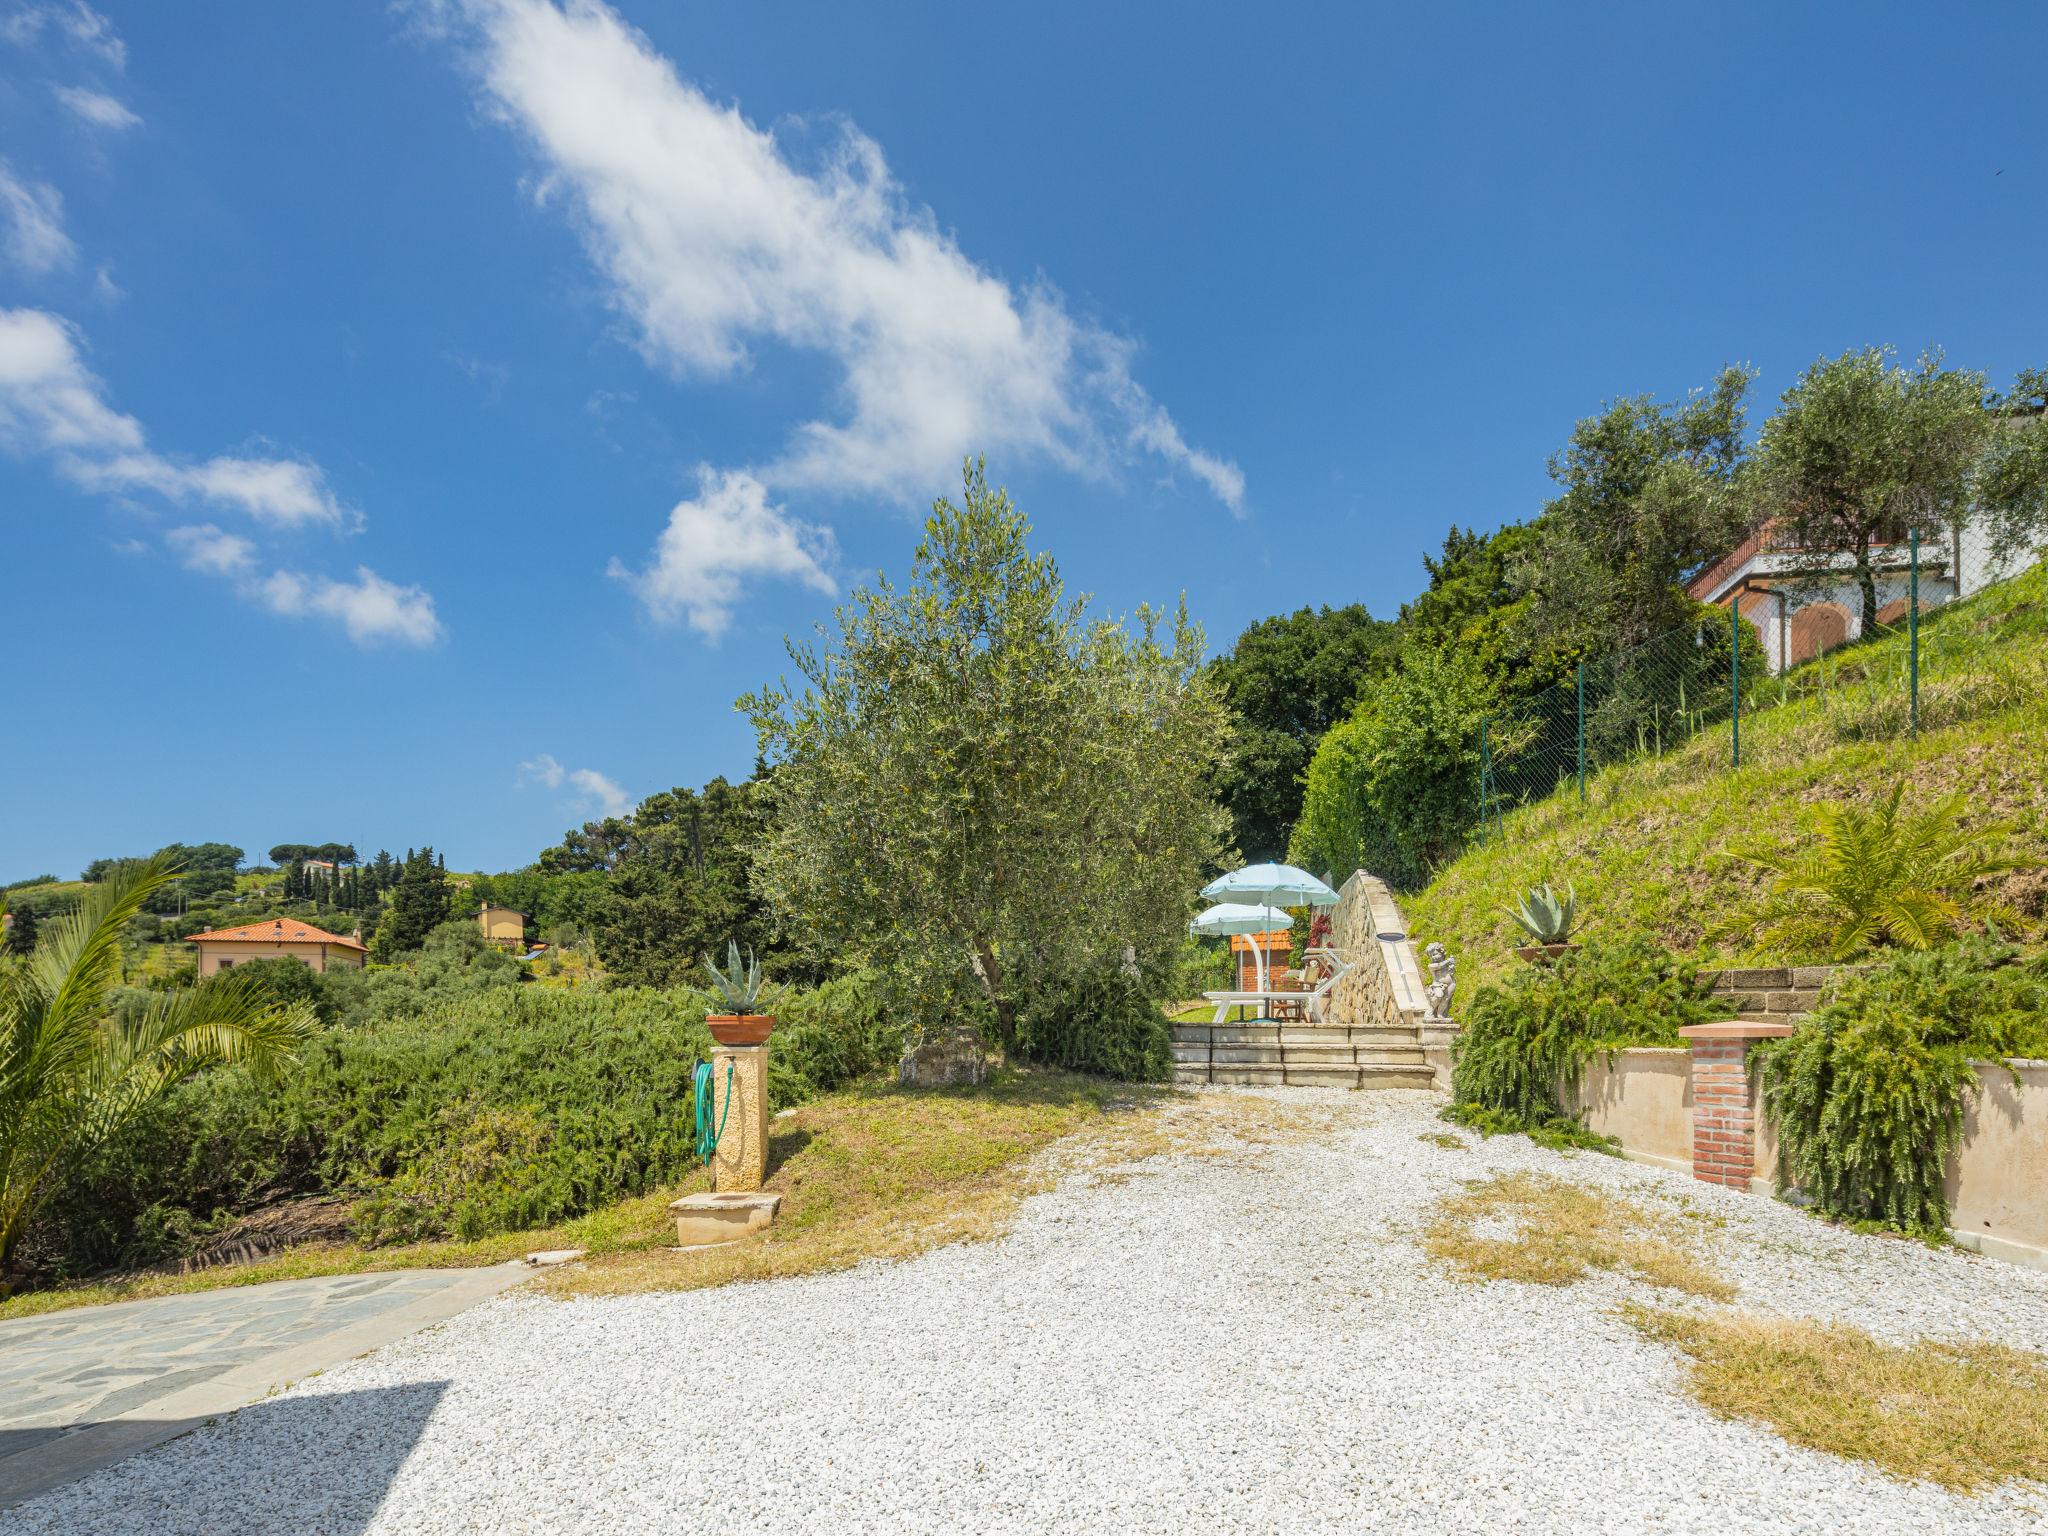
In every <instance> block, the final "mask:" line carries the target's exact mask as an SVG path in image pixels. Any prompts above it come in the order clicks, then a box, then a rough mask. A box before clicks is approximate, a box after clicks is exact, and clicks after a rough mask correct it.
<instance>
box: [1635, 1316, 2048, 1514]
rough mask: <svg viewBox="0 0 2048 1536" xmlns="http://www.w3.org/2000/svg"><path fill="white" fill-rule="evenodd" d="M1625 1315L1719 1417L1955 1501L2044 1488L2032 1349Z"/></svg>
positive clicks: (2044, 1446)
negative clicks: (1943, 1491)
mask: <svg viewBox="0 0 2048 1536" xmlns="http://www.w3.org/2000/svg"><path fill="white" fill-rule="evenodd" d="M1624 1315H1625V1316H1627V1318H1628V1319H1629V1321H1630V1322H1632V1323H1634V1324H1635V1326H1636V1327H1637V1328H1639V1329H1641V1330H1642V1332H1643V1333H1644V1334H1645V1335H1647V1336H1648V1337H1650V1338H1652V1339H1655V1340H1657V1341H1659V1342H1660V1343H1665V1344H1671V1345H1674V1346H1676V1347H1677V1348H1678V1349H1679V1350H1680V1351H1681V1352H1682V1353H1683V1354H1684V1355H1685V1357H1686V1359H1687V1362H1688V1364H1687V1371H1686V1385H1687V1388H1688V1389H1689V1390H1690V1391H1691V1393H1692V1395H1693V1396H1694V1397H1695V1398H1697V1399H1698V1400H1699V1401H1700V1403H1701V1404H1703V1405H1704V1406H1705V1407H1706V1408H1707V1409H1708V1410H1709V1411H1710V1412H1712V1413H1715V1414H1717V1415H1719V1416H1720V1417H1721V1418H1724V1419H1743V1420H1747V1421H1749V1422H1751V1423H1757V1424H1765V1425H1768V1426H1770V1428H1772V1429H1773V1430H1775V1431H1777V1433H1779V1434H1780V1435H1782V1436H1784V1437H1785V1439H1787V1440H1789V1441H1791V1442H1792V1443H1793V1444H1794V1445H1802V1446H1806V1447H1808V1448H1809V1449H1812V1450H1816V1451H1826V1452H1828V1453H1829V1454H1830V1455H1834V1456H1842V1457H1847V1458H1849V1459H1851V1460H1855V1461H1863V1462H1868V1463H1870V1464H1871V1465H1873V1466H1876V1467H1879V1468H1881V1469H1883V1470H1884V1471H1885V1472H1888V1473H1890V1474H1891V1475H1892V1476H1893V1477H1897V1478H1901V1479H1908V1480H1919V1481H1925V1482H1931V1483H1938V1484H1940V1485H1941V1486H1942V1487H1944V1488H1947V1489H1950V1490H1951V1491H1953V1492H1957V1493H1974V1492H1977V1491H1979V1490H1981V1489H1984V1488H1988V1487H1992V1486H1994V1485H1996V1484H1998V1483H2002V1482H2007V1481H2011V1480H2014V1479H2021V1478H2032V1479H2035V1480H2037V1481H2041V1482H2048V1359H2044V1358H2043V1357H2042V1356H2041V1355H2038V1354H2035V1353H2034V1352H2032V1351H2030V1350H2024V1349H2013V1348H2011V1347H2009V1346H2007V1345H2003V1344H1990V1343H1974V1344H1945V1343H1936V1342H1933V1341H1929V1340H1923V1341H1921V1342H1920V1343H1917V1344H1912V1345H1896V1344H1882V1343H1879V1342H1878V1341H1877V1340H1875V1339H1873V1338H1872V1337H1871V1336H1870V1335H1869V1334H1867V1333H1864V1332H1863V1331H1862V1330H1860V1329H1856V1328H1849V1327H1845V1326H1842V1325H1840V1324H1830V1323H1817V1322H1813V1321H1810V1320H1807V1319H1783V1318H1766V1317H1740V1316H1737V1317H1695V1316H1692V1315H1690V1314H1687V1313H1681V1312H1666V1311H1655V1310H1652V1309H1650V1308H1647V1307H1640V1306H1630V1307H1627V1308H1625V1309H1624Z"/></svg>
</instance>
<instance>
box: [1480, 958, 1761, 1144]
mask: <svg viewBox="0 0 2048 1536" xmlns="http://www.w3.org/2000/svg"><path fill="white" fill-rule="evenodd" d="M1726 1016H1727V1013H1726V1010H1725V1009H1724V1008H1722V1007H1721V1006H1720V1005H1719V1004H1718V1003H1717V1002H1716V1001H1715V1000H1714V999H1712V998H1710V997H1709V996H1708V995H1707V993H1706V991H1705V990H1704V989H1703V988H1702V987H1701V986H1700V983H1699V978H1698V974H1697V971H1696V969H1695V968H1694V967H1693V966H1692V965H1691V964H1690V963H1689V962H1686V961H1683V960H1680V959H1678V958H1677V957H1676V956H1674V955H1672V954H1671V953H1670V952H1669V951H1667V950H1664V949H1662V948H1659V947H1658V946H1657V945H1655V944H1652V943H1650V942H1649V941H1648V940H1646V939H1622V940H1610V939H1599V938H1594V939H1589V940H1587V941H1586V943H1585V945H1584V946H1583V947H1581V948H1579V949H1577V950H1573V951H1570V952H1568V953H1566V954H1564V955H1561V956H1559V957H1558V958H1557V960H1556V961H1555V962H1553V963H1552V964H1550V965H1547V966H1530V967H1528V968H1526V969H1524V970H1521V971H1519V972H1517V973H1516V974H1515V975H1514V977H1513V978H1512V979H1511V980H1509V981H1508V982H1507V984H1506V985H1504V986H1491V987H1481V988H1480V989H1479V995H1478V996H1477V997H1475V998H1474V999H1473V1000H1472V1006H1471V1009H1470V1011H1469V1013H1468V1014H1467V1016H1466V1019H1465V1027H1464V1029H1463V1031H1462V1032H1461V1033H1460V1036H1459V1040H1458V1046H1457V1058H1456V1062H1455V1065H1454V1067H1453V1070H1452V1073H1451V1097H1452V1103H1453V1109H1452V1118H1454V1119H1459V1120H1463V1121H1464V1122H1466V1123H1469V1124H1472V1125H1474V1126H1479V1127H1482V1128H1488V1127H1491V1128H1494V1129H1500V1128H1504V1126H1503V1123H1502V1121H1501V1120H1500V1118H1499V1117H1502V1116H1507V1117H1511V1119H1512V1121H1514V1122H1519V1123H1520V1124H1521V1125H1522V1126H1524V1127H1539V1128H1552V1129H1557V1128H1559V1127H1560V1126H1566V1127H1568V1126H1574V1125H1576V1121H1575V1119H1574V1117H1573V1116H1572V1115H1571V1114H1570V1113H1568V1112H1567V1111H1566V1110H1565V1109H1564V1108H1563V1107H1562V1104H1561V1103H1560V1099H1561V1097H1564V1096H1569V1095H1573V1094H1574V1093H1575V1091H1576V1089H1577V1086H1578V1078H1579V1072H1580V1070H1581V1068H1582V1067H1583V1066H1584V1064H1585V1062H1586V1059H1587V1058H1588V1057H1590V1056H1592V1055H1593V1054H1594V1053H1595V1052H1597V1051H1616V1050H1621V1049H1623V1048H1625V1047H1628V1046H1636V1045H1669V1046H1675V1045H1681V1044H1683V1043H1684V1042H1683V1040H1682V1039H1681V1038H1680V1036H1679V1034H1678V1030H1679V1028H1680V1026H1682V1025H1686V1024H1705V1023H1710V1022H1712V1021H1713V1020H1715V1019H1718V1018H1725V1017H1726Z"/></svg>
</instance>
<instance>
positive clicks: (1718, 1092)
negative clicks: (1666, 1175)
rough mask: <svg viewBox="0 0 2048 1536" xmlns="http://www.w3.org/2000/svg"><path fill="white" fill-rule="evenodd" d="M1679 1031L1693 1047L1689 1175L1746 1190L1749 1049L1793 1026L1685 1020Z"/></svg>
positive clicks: (1750, 1168)
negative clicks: (1684, 1025)
mask: <svg viewBox="0 0 2048 1536" xmlns="http://www.w3.org/2000/svg"><path fill="white" fill-rule="evenodd" d="M1679 1033H1680V1034H1681V1035H1683V1036H1685V1037H1686V1040H1687V1041H1688V1043H1689V1044H1690V1045H1691V1046H1692V1176H1693V1177H1694V1178H1696V1179H1703V1180H1705V1181H1706V1182H1707V1183H1709V1184H1722V1185H1726V1186H1727V1187H1728V1188H1730V1189H1742V1190H1746V1189H1748V1188H1749V1181H1750V1178H1751V1177H1752V1176H1753V1175H1754V1174H1755V1172H1756V1124H1755V1121H1754V1119H1753V1115H1752V1111H1751V1109H1750V1097H1749V1048H1750V1046H1751V1045H1752V1044H1754V1043H1755V1042H1756V1041H1758V1040H1766V1039H1771V1038H1773V1037H1775V1036H1778V1035H1789V1034H1791V1033H1792V1026H1791V1025H1789V1024H1767V1023H1764V1022H1762V1021H1760V1020H1755V1019H1737V1020H1735V1021H1734V1022H1733V1023H1730V1024H1690V1025H1687V1026H1686V1027H1685V1028H1684V1029H1681V1030H1680V1031H1679Z"/></svg>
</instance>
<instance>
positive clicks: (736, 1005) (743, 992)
mask: <svg viewBox="0 0 2048 1536" xmlns="http://www.w3.org/2000/svg"><path fill="white" fill-rule="evenodd" d="M725 950H726V958H725V969H724V970H722V971H721V970H720V969H719V968H718V967H717V966H715V965H713V964H712V963H711V957H710V956H709V955H706V956H705V957H704V970H705V972H706V973H707V974H708V975H709V976H710V977H711V985H712V988H713V989H714V990H715V991H716V992H717V993H718V995H719V996H720V997H721V998H723V999H724V1000H725V1005H726V1008H727V1010H728V1011H729V1012H732V1013H737V1014H749V1013H752V1012H753V1011H754V1005H755V1004H756V1003H758V1002H760V1000H761V988H762V985H763V983H762V980H761V965H760V962H759V961H757V960H755V958H754V950H753V946H752V945H749V946H748V947H747V963H746V966H745V967H744V968H742V967H741V965H740V946H739V942H738V941H737V940H735V939H728V940H727V941H726V946H725Z"/></svg>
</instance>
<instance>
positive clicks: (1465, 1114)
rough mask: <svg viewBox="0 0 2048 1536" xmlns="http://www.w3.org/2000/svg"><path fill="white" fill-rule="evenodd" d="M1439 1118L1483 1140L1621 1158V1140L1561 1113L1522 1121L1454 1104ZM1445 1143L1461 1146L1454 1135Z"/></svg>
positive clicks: (1503, 1113)
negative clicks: (1518, 1140) (1520, 1140)
mask: <svg viewBox="0 0 2048 1536" xmlns="http://www.w3.org/2000/svg"><path fill="white" fill-rule="evenodd" d="M1442 1116H1443V1118H1444V1119H1445V1120H1448V1121H1449V1122H1450V1123H1451V1124H1452V1125H1462V1126H1464V1127H1466V1128H1467V1129H1468V1130H1474V1131H1477V1132H1478V1133H1479V1134H1480V1136H1482V1137H1494V1136H1526V1137H1528V1138H1529V1139H1530V1140H1531V1141H1533V1142H1535V1143H1536V1145H1537V1146H1539V1147H1548V1148H1549V1149H1550V1150H1551V1151H1553V1152H1603V1153H1605V1154H1606V1155H1607V1156H1609V1157H1619V1156H1621V1141H1620V1138H1618V1137H1614V1136H1602V1135H1601V1134H1600V1133H1599V1132H1598V1131H1594V1130H1588V1129H1587V1128H1586V1127H1585V1126H1584V1125H1582V1124H1580V1123H1579V1122H1578V1121H1576V1120H1573V1119H1571V1118H1569V1117H1568V1116H1565V1115H1562V1114H1553V1115H1538V1116H1536V1117H1534V1118H1524V1117H1523V1116H1521V1115H1516V1114H1510V1113H1509V1112H1508V1111H1506V1110H1504V1109H1488V1108H1487V1107H1486V1106H1484V1105H1483V1104H1477V1103H1469V1102H1456V1101H1454V1102H1452V1103H1451V1104H1448V1105H1446V1106H1445V1107H1444V1109H1443V1110H1442ZM1444 1144H1449V1145H1452V1146H1463V1145H1464V1143H1463V1142H1461V1141H1459V1140H1458V1138H1457V1137H1455V1136H1446V1137H1445V1138H1444V1140H1443V1142H1440V1143H1439V1145H1444Z"/></svg>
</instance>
